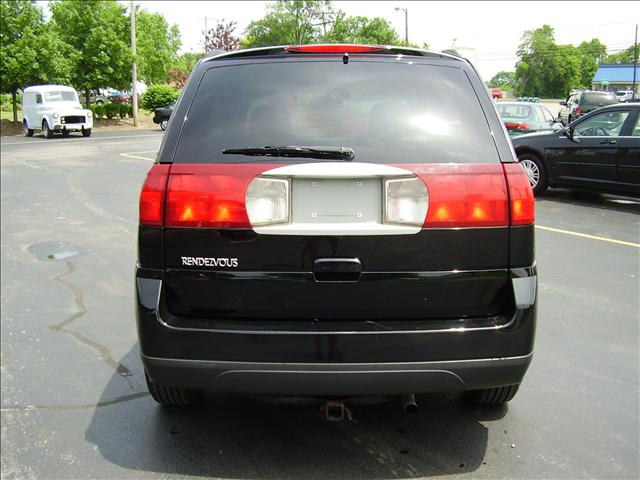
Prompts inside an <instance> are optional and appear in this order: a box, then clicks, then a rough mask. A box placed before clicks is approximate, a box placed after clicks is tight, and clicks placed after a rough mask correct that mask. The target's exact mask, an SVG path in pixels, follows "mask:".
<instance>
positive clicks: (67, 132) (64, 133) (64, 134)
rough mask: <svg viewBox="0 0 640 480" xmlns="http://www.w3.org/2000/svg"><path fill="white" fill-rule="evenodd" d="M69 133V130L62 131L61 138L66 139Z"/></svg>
mask: <svg viewBox="0 0 640 480" xmlns="http://www.w3.org/2000/svg"><path fill="white" fill-rule="evenodd" d="M70 133H71V132H70V131H69V130H63V131H62V136H63V137H68V136H69V134H70Z"/></svg>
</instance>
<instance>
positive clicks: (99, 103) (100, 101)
mask: <svg viewBox="0 0 640 480" xmlns="http://www.w3.org/2000/svg"><path fill="white" fill-rule="evenodd" d="M103 104H104V102H103V101H102V100H98V101H96V105H103Z"/></svg>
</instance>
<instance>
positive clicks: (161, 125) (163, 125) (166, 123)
mask: <svg viewBox="0 0 640 480" xmlns="http://www.w3.org/2000/svg"><path fill="white" fill-rule="evenodd" d="M167 125H169V120H162V121H161V122H160V129H161V130H166V129H167Z"/></svg>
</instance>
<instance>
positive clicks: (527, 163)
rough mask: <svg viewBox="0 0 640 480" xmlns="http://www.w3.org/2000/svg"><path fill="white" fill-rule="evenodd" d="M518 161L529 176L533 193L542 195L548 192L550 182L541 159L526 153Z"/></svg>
mask: <svg viewBox="0 0 640 480" xmlns="http://www.w3.org/2000/svg"><path fill="white" fill-rule="evenodd" d="M518 160H520V164H521V165H522V167H523V168H524V171H525V173H526V174H527V178H528V179H529V184H530V185H531V188H532V190H533V193H534V194H535V195H541V194H543V193H544V192H546V190H547V188H549V180H548V179H547V172H546V171H545V169H544V165H542V162H541V161H540V159H539V158H538V157H536V156H535V155H533V154H531V153H524V154H522V155H519V156H518Z"/></svg>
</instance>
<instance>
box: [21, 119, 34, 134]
mask: <svg viewBox="0 0 640 480" xmlns="http://www.w3.org/2000/svg"><path fill="white" fill-rule="evenodd" d="M22 128H23V130H24V136H25V137H33V128H29V127H28V126H27V121H26V120H23V121H22Z"/></svg>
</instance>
